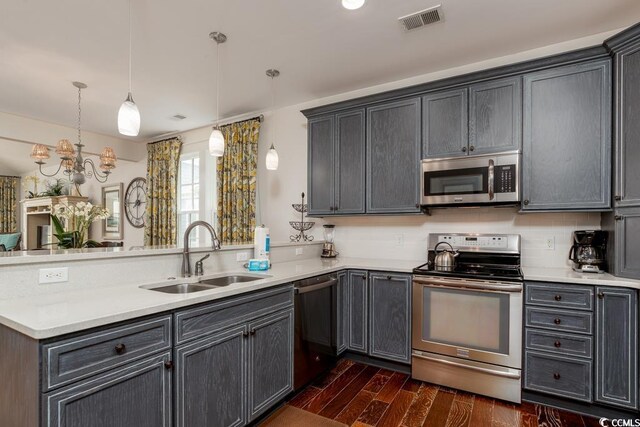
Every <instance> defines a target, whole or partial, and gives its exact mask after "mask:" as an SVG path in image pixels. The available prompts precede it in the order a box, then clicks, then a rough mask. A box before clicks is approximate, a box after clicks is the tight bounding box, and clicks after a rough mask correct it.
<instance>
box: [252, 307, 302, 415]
mask: <svg viewBox="0 0 640 427" xmlns="http://www.w3.org/2000/svg"><path fill="white" fill-rule="evenodd" d="M248 366H249V373H248V375H249V417H248V421H249V422H251V421H253V420H254V419H256V418H257V417H258V416H259V415H260V414H262V413H263V412H265V411H267V410H268V409H269V408H270V407H271V406H272V405H273V404H275V403H277V402H278V401H279V400H280V399H282V398H283V397H285V396H286V395H287V394H288V393H289V392H291V391H293V309H288V310H284V311H281V312H279V313H276V314H273V315H271V316H267V317H263V318H262V319H258V320H256V321H254V322H251V323H249V363H248Z"/></svg>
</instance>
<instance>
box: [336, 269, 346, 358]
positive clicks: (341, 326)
mask: <svg viewBox="0 0 640 427" xmlns="http://www.w3.org/2000/svg"><path fill="white" fill-rule="evenodd" d="M348 291H349V276H348V274H347V272H346V271H342V272H340V273H338V322H337V325H338V354H341V353H343V352H344V351H345V350H346V349H347V346H348V344H349V292H348Z"/></svg>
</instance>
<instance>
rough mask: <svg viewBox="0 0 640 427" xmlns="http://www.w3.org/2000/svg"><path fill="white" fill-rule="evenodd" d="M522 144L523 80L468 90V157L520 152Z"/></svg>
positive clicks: (496, 81) (499, 82)
mask: <svg viewBox="0 0 640 427" xmlns="http://www.w3.org/2000/svg"><path fill="white" fill-rule="evenodd" d="M521 140H522V78H521V77H520V76H518V77H510V78H505V79H499V80H492V81H488V82H484V83H478V84H474V85H471V86H470V87H469V147H468V153H469V154H470V155H472V154H489V153H497V152H501V151H512V150H519V149H520V146H521Z"/></svg>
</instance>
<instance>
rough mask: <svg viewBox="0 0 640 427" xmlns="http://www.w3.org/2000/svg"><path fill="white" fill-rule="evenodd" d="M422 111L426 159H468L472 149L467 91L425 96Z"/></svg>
mask: <svg viewBox="0 0 640 427" xmlns="http://www.w3.org/2000/svg"><path fill="white" fill-rule="evenodd" d="M422 109H423V113H422V121H423V123H422V132H423V135H422V141H423V142H422V143H423V147H422V151H423V153H424V157H425V158H435V157H455V156H466V155H467V153H468V146H469V128H468V125H467V111H468V91H467V89H466V88H463V89H455V90H446V91H442V92H435V93H430V94H428V95H425V96H423V97H422Z"/></svg>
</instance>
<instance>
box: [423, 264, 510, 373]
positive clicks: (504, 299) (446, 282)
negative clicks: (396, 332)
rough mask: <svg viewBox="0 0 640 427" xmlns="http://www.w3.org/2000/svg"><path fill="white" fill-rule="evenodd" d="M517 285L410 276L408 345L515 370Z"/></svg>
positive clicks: (430, 351)
mask: <svg viewBox="0 0 640 427" xmlns="http://www.w3.org/2000/svg"><path fill="white" fill-rule="evenodd" d="M521 345H522V285H521V284H520V283H497V282H489V281H482V280H472V279H456V278H441V277H428V276H414V280H413V336H412V347H413V349H414V350H422V351H426V352H429V353H435V354H440V355H444V356H450V357H455V358H458V359H466V360H471V361H477V362H485V363H489V364H494V365H500V366H504V367H509V368H515V369H520V367H521V365H522V362H521V354H522V350H521Z"/></svg>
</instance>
